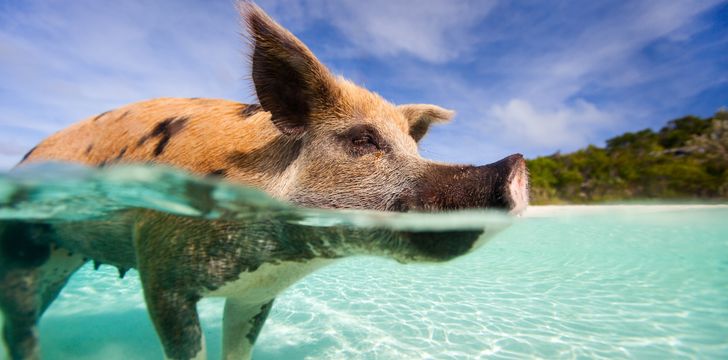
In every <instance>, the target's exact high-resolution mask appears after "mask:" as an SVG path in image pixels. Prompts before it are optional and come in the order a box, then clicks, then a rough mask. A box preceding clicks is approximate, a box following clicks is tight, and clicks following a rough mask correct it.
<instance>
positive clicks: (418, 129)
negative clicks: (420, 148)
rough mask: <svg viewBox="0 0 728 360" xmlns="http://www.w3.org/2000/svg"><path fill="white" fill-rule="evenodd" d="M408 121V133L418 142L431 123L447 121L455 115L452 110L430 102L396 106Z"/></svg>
mask: <svg viewBox="0 0 728 360" xmlns="http://www.w3.org/2000/svg"><path fill="white" fill-rule="evenodd" d="M397 109H398V110H399V111H400V112H401V113H402V115H404V117H405V118H406V119H407V122H408V123H409V134H410V136H412V138H413V139H415V141H417V142H419V141H420V140H422V138H423V137H424V136H425V134H427V131H428V130H429V129H430V125H431V124H432V123H444V122H448V121H450V120H451V119H452V117H453V116H455V112H454V111H452V110H447V109H443V108H441V107H439V106H436V105H430V104H409V105H400V106H397Z"/></svg>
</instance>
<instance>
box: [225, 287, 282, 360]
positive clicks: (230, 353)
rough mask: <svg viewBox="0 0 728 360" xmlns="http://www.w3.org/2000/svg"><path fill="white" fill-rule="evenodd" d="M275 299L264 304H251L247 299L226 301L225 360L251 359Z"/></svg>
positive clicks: (234, 298)
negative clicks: (256, 341)
mask: <svg viewBox="0 0 728 360" xmlns="http://www.w3.org/2000/svg"><path fill="white" fill-rule="evenodd" d="M271 307H273V299H271V300H270V301H268V302H266V303H263V304H251V303H250V302H249V301H246V299H245V298H239V297H229V298H227V300H225V313H224V315H223V332H222V336H223V339H222V358H223V359H226V360H228V359H230V360H232V359H245V360H247V359H250V356H251V353H252V350H253V344H255V340H256V339H257V338H258V334H260V330H261V329H262V328H263V324H264V323H265V320H266V318H268V313H270V309H271Z"/></svg>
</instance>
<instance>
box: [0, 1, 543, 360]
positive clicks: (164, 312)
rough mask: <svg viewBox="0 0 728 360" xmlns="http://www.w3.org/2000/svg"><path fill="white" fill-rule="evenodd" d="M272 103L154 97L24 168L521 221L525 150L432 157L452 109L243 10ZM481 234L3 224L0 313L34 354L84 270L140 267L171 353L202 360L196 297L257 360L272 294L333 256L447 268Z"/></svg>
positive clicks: (308, 202) (133, 214)
mask: <svg viewBox="0 0 728 360" xmlns="http://www.w3.org/2000/svg"><path fill="white" fill-rule="evenodd" d="M240 8H241V13H242V15H243V17H244V20H245V23H246V24H247V28H248V33H249V39H250V43H251V46H252V51H251V53H250V62H251V64H252V71H251V75H252V76H251V77H252V81H253V84H254V86H255V92H256V94H257V97H258V100H259V101H260V105H257V104H240V103H236V102H232V101H226V100H216V99H172V98H165V99H156V100H151V101H146V102H140V103H136V104H132V105H128V106H124V107H121V108H118V109H115V110H112V111H108V112H105V113H103V114H100V115H98V116H94V117H91V118H88V119H86V120H84V121H81V122H79V123H77V124H75V125H72V126H71V127H69V128H67V129H65V130H62V131H60V132H58V133H56V134H54V135H52V136H50V137H49V138H47V139H46V140H44V141H43V142H41V143H40V144H39V145H38V146H37V147H35V148H34V149H33V150H31V151H30V152H29V153H28V154H27V155H26V157H25V158H24V159H23V161H22V163H28V162H38V161H46V160H55V161H71V162H78V163H83V164H87V165H93V166H108V165H112V164H117V163H138V162H143V163H158V164H165V165H171V166H174V167H177V168H181V169H184V170H186V171H189V172H192V173H195V174H199V175H214V176H217V177H221V178H224V179H226V180H228V181H230V182H235V183H240V184H245V185H248V186H254V187H257V188H260V189H262V190H264V191H266V192H267V193H269V194H270V195H272V196H274V197H276V198H279V199H282V200H286V201H289V202H291V203H294V204H296V205H300V206H304V207H321V208H347V209H351V208H361V209H374V210H382V211H439V210H454V209H465V208H497V209H505V210H507V211H512V212H518V211H521V210H522V209H523V208H524V207H525V206H526V204H527V201H528V200H527V174H526V169H525V163H524V160H523V158H522V156H521V155H518V154H516V155H511V156H509V157H507V158H505V159H503V160H501V161H498V162H496V163H493V164H490V165H485V166H462V165H447V164H442V163H436V162H432V161H428V160H425V159H423V158H421V157H420V156H419V154H418V152H417V142H418V141H419V140H420V139H422V137H423V136H424V135H425V133H426V132H427V130H428V127H429V126H430V125H431V124H433V123H441V122H445V121H448V120H449V119H450V118H451V117H452V115H453V113H452V112H451V111H448V110H445V109H442V108H440V107H437V106H434V105H400V106H395V105H393V104H391V103H389V102H387V101H386V100H384V99H383V98H381V97H380V96H379V95H377V94H375V93H372V92H370V91H367V90H366V89H363V88H361V87H359V86H357V85H355V84H353V83H351V82H349V81H347V80H345V79H343V78H340V77H335V76H333V75H332V74H331V73H330V72H329V71H328V70H327V69H326V67H325V66H324V65H323V64H322V63H321V62H319V61H318V59H317V58H316V57H315V56H314V55H313V54H312V53H311V51H310V50H309V49H308V48H307V47H306V46H305V45H304V44H303V43H301V41H299V40H298V39H297V38H296V37H295V36H293V35H292V34H291V33H289V32H288V31H287V30H285V29H284V28H282V27H281V26H280V25H278V24H277V23H275V22H274V21H273V20H272V19H271V18H269V17H268V16H267V15H266V14H265V13H264V12H263V11H262V10H261V9H259V8H258V7H256V6H255V5H252V4H250V3H247V2H244V3H241V5H240ZM479 235H480V232H479V231H461V232H444V233H437V232H430V233H411V232H409V233H408V232H394V231H383V230H382V231H380V230H370V231H366V232H362V231H357V230H356V229H346V228H343V229H342V228H336V229H328V228H318V229H315V230H312V229H311V228H306V227H302V226H295V225H291V224H289V223H286V222H277V221H275V220H274V219H270V220H266V221H256V222H251V221H223V220H215V221H210V220H204V219H195V218H187V217H183V216H173V215H170V214H162V213H158V212H153V211H148V210H127V211H124V212H120V213H118V215H115V216H114V218H112V219H105V220H103V221H95V222H84V223H82V224H77V223H65V224H37V223H34V224H30V223H24V222H17V221H16V222H5V223H2V224H0V307H1V308H2V310H3V312H4V315H5V326H4V328H3V337H4V340H5V342H6V344H7V347H8V350H9V354H10V357H11V358H12V359H33V358H38V357H39V356H40V355H39V346H38V340H37V336H36V333H37V327H36V324H37V321H38V319H39V317H40V316H41V314H42V313H43V311H44V310H45V309H46V308H47V307H48V306H49V305H50V303H51V302H52V301H53V300H54V299H55V297H56V296H57V294H58V293H59V292H60V290H61V289H62V287H63V286H64V285H65V283H66V281H67V280H68V278H69V277H70V276H71V274H73V272H74V271H76V270H77V269H78V268H79V267H80V266H81V265H83V264H84V263H85V262H86V261H89V260H94V261H95V262H97V263H107V264H112V265H114V266H118V267H119V268H120V269H128V268H131V267H134V268H136V269H138V270H139V276H140V278H141V281H142V284H143V289H144V294H145V299H146V302H147V305H148V309H149V312H150V316H151V319H152V321H153V323H154V325H155V327H156V330H157V332H158V334H159V337H160V339H161V342H162V345H163V347H164V352H165V354H166V356H167V357H169V358H173V359H190V358H203V357H204V356H205V351H204V339H203V338H202V332H201V330H200V324H199V320H198V316H197V311H196V303H197V302H198V300H199V299H200V298H201V297H204V296H222V297H226V298H227V300H226V304H225V311H224V331H223V353H224V357H225V358H231V359H232V358H237V359H244V358H249V357H250V353H251V347H252V345H253V343H254V341H255V339H256V337H257V335H258V333H259V331H260V329H261V327H262V325H263V323H264V321H265V319H266V316H267V314H268V312H269V310H270V308H271V305H272V302H273V299H274V298H275V296H276V295H277V294H278V293H280V292H281V291H282V290H283V289H285V288H286V287H287V286H289V285H290V284H292V283H293V282H295V281H296V280H298V279H300V278H301V277H303V276H304V275H306V274H308V273H310V272H311V271H313V270H315V269H317V268H319V267H321V266H323V265H326V264H328V263H330V262H332V261H333V260H334V259H337V258H341V257H344V256H348V255H355V254H374V255H382V256H388V257H391V258H394V259H397V260H398V261H401V262H409V261H443V260H447V259H450V258H453V257H455V256H458V255H461V254H463V253H466V252H467V251H469V250H471V249H472V248H474V246H475V244H476V240H477V239H478V236H479Z"/></svg>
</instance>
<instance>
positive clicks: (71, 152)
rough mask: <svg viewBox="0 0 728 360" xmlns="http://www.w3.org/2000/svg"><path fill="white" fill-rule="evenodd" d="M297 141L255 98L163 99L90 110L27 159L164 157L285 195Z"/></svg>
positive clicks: (91, 161)
mask: <svg viewBox="0 0 728 360" xmlns="http://www.w3.org/2000/svg"><path fill="white" fill-rule="evenodd" d="M296 147H300V140H296V139H290V138H288V137H286V136H284V135H283V134H281V132H280V131H278V129H276V127H275V126H274V125H273V123H272V122H271V120H270V113H269V112H266V111H262V109H261V108H260V105H258V104H241V103H237V102H234V101H228V100H220V99H200V98H195V99H184V98H161V99H154V100H149V101H144V102H139V103H135V104H131V105H127V106H124V107H121V108H118V109H114V110H111V111H108V112H105V113H103V114H100V115H96V116H92V117H89V118H87V119H85V120H83V121H81V122H78V123H76V124H74V125H72V126H70V127H68V128H66V129H64V130H62V131H60V132H58V133H56V134H53V135H51V136H50V137H48V138H47V139H45V140H43V141H42V142H41V143H40V144H38V146H36V147H35V148H34V149H33V150H32V151H31V152H30V153H29V154H28V155H26V158H25V159H24V162H37V161H43V160H55V161H71V162H77V163H82V164H85V165H91V166H108V165H113V164H118V163H159V164H165V165H169V166H174V167H177V168H180V169H183V170H186V171H188V172H191V173H194V174H197V175H201V176H206V175H211V176H220V177H225V178H229V179H232V180H233V181H235V182H238V183H241V184H245V185H248V186H254V187H258V188H260V189H262V190H264V191H266V192H268V193H269V194H271V195H273V196H276V197H280V196H281V188H282V187H283V186H281V184H283V183H285V180H283V181H280V180H278V179H279V178H286V177H290V176H286V174H284V173H285V172H286V170H288V169H289V168H291V167H289V165H291V163H292V162H293V161H294V160H296V159H295V155H296V152H297V150H296Z"/></svg>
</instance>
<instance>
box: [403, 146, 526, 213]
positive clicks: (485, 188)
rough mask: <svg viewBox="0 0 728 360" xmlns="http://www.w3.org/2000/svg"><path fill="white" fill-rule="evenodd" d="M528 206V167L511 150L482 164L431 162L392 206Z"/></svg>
mask: <svg viewBox="0 0 728 360" xmlns="http://www.w3.org/2000/svg"><path fill="white" fill-rule="evenodd" d="M527 206H528V170H527V169H526V161H525V160H524V159H523V155H521V154H514V155H511V156H508V157H506V158H504V159H502V160H499V161H497V162H494V163H492V164H488V165H483V166H452V165H442V164H432V165H430V166H429V168H428V169H427V171H425V173H424V175H423V177H422V178H421V179H420V180H419V181H418V182H417V183H416V184H415V187H414V188H413V189H412V191H410V192H409V193H407V194H406V195H404V196H403V197H402V198H401V199H399V201H398V202H397V203H396V204H395V206H394V207H393V210H399V211H409V210H413V211H444V210H458V209H474V208H481V209H483V208H485V209H504V210H508V211H509V212H510V213H512V214H519V213H521V212H522V211H523V210H525V208H526V207H527Z"/></svg>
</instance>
